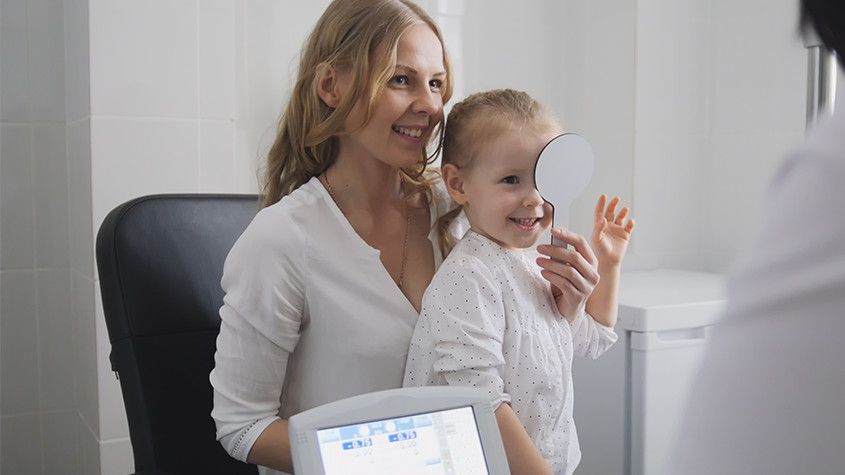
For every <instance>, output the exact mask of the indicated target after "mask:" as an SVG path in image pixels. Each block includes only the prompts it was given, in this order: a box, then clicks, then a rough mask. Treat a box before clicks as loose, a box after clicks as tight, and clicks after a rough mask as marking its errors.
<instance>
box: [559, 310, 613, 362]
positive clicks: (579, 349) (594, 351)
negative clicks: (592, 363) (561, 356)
mask: <svg viewBox="0 0 845 475" xmlns="http://www.w3.org/2000/svg"><path fill="white" fill-rule="evenodd" d="M569 326H570V328H571V329H572V343H573V345H574V347H575V355H577V356H581V357H586V358H590V359H596V358H598V357H599V356H601V355H603V354H604V352H605V351H607V349H608V348H610V347H611V346H612V345H613V344H614V343H616V340H617V336H616V332H615V331H613V328H610V327H606V326H604V325H602V324H600V323H599V322H597V321H595V319H593V317H592V316H590V315H589V314H588V313H587V312H581V315H580V316H578V317H576V318H575V320H573V321H572V322H570V324H569Z"/></svg>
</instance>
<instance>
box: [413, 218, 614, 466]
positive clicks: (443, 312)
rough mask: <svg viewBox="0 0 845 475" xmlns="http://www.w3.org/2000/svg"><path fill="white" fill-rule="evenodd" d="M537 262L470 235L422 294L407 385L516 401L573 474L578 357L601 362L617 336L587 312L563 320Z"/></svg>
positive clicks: (557, 462)
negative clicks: (463, 389) (468, 390)
mask: <svg viewBox="0 0 845 475" xmlns="http://www.w3.org/2000/svg"><path fill="white" fill-rule="evenodd" d="M536 257H537V253H536V251H534V250H508V249H504V248H502V247H501V246H499V245H498V244H496V243H495V242H493V241H491V240H489V239H488V238H486V237H484V236H482V235H480V234H478V233H476V232H473V231H469V232H468V233H467V234H466V236H465V237H464V238H463V239H462V240H461V241H460V242H459V243H458V244H457V245H456V246H455V248H454V249H453V250H452V252H451V253H450V254H449V256H448V257H447V258H446V260H445V261H443V264H442V265H441V267H440V269H439V270H438V271H437V274H435V276H434V279H433V280H432V282H431V285H430V286H429V288H428V290H427V291H426V293H425V296H424V297H423V302H422V312H421V313H420V318H419V320H418V321H417V325H416V328H415V330H414V335H413V337H412V338H411V346H410V348H409V351H408V361H407V365H406V367H405V380H404V385H405V386H428V385H458V386H475V387H479V388H482V389H485V390H486V391H487V393H488V394H489V395H490V400H491V402H492V404H493V407H494V409H496V408H498V407H499V404H501V403H503V402H506V403H509V404H510V405H511V407H512V408H513V410H514V412H516V415H517V417H519V420H520V421H521V422H522V424H523V426H525V429H526V431H527V432H528V435H529V436H530V437H531V440H533V441H534V444H535V445H536V446H537V448H538V449H539V450H540V452H541V453H542V455H543V457H545V459H546V460H547V461H548V462H549V463H550V464H551V465H552V468H553V469H554V471H555V473H564V474H570V473H572V472H573V471H574V470H575V467H577V466H578V462H579V461H580V459H581V451H580V449H579V447H578V437H577V434H576V432H575V422H574V420H573V417H572V403H573V394H572V393H573V389H572V357H573V354H575V355H579V356H586V357H589V358H597V357H598V356H600V355H601V354H602V353H604V352H605V351H606V350H607V349H608V348H609V347H610V346H611V345H612V344H613V343H614V342H615V341H616V338H617V337H616V333H615V332H614V331H613V329H612V328H607V327H605V326H603V325H600V324H599V323H597V322H596V321H595V320H593V318H592V317H590V316H589V315H586V314H581V315H578V316H577V317H576V318H575V319H574V320H573V322H572V323H569V322H568V321H567V320H566V319H565V318H563V317H562V316H561V315H560V314H559V313H558V311H557V308H556V306H555V303H554V299H553V297H552V293H551V288H550V286H549V283H548V281H546V280H545V279H544V278H543V277H542V276H541V275H540V267H539V266H538V265H537V263H536V262H535V258H536Z"/></svg>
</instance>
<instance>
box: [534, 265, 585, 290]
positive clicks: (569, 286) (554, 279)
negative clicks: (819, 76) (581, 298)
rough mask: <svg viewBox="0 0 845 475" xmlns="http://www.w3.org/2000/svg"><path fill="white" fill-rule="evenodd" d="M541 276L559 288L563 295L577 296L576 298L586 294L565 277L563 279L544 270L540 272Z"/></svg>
mask: <svg viewBox="0 0 845 475" xmlns="http://www.w3.org/2000/svg"><path fill="white" fill-rule="evenodd" d="M540 275H542V276H543V278H545V279H546V280H548V281H549V283H550V284H552V285H554V286H555V287H557V288H558V289H559V290H560V291H561V292H563V293H566V294H570V295H573V294H575V295H576V296H577V294H581V295H583V294H584V292H583V291H581V290H579V289H578V288H577V287H576V286H575V285H574V284H573V283H572V282H571V281H569V280H568V279H566V278H564V277H561V276H560V275H558V274H555V273H554V272H552V271H548V270H542V271H540Z"/></svg>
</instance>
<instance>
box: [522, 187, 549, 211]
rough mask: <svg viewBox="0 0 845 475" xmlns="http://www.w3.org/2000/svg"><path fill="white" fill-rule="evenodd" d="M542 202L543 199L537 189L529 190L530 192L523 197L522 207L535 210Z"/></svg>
mask: <svg viewBox="0 0 845 475" xmlns="http://www.w3.org/2000/svg"><path fill="white" fill-rule="evenodd" d="M543 202H544V200H543V197H542V196H540V192H539V191H537V188H531V191H530V192H528V194H527V195H525V199H524V200H523V201H522V205H523V206H525V207H526V208H536V207H537V206H540V205H542V204H543Z"/></svg>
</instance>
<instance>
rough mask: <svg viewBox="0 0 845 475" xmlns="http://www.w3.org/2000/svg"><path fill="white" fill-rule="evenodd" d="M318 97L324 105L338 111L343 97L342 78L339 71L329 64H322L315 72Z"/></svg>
mask: <svg viewBox="0 0 845 475" xmlns="http://www.w3.org/2000/svg"><path fill="white" fill-rule="evenodd" d="M315 82H316V83H317V95H318V96H320V99H321V100H322V101H323V103H324V104H325V105H327V106H329V107H331V108H332V109H337V107H338V106H339V105H340V99H341V97H342V91H341V84H340V78H339V75H338V71H337V69H335V67H334V66H332V65H331V64H329V63H320V64H318V65H317V71H316V72H315Z"/></svg>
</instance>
